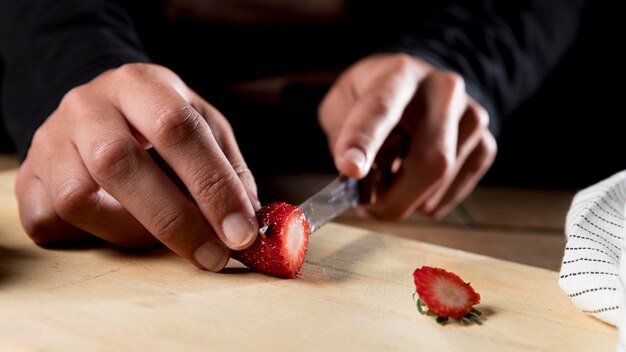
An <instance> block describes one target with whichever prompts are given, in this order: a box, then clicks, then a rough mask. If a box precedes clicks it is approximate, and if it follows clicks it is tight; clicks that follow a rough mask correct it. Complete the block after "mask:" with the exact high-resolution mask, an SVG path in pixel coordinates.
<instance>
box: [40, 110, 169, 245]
mask: <svg viewBox="0 0 626 352" xmlns="http://www.w3.org/2000/svg"><path fill="white" fill-rule="evenodd" d="M83 118H84V116H83ZM60 165H62V167H59V166H60ZM41 169H42V176H43V177H42V179H43V183H44V185H45V187H46V189H47V190H48V194H49V196H50V202H51V203H52V205H53V206H54V210H55V212H56V213H57V214H58V215H59V217H60V218H61V219H63V220H64V221H65V222H67V223H70V224H72V225H73V226H75V227H78V228H80V229H82V230H84V231H86V232H89V233H91V234H93V235H95V236H97V237H100V238H102V239H103V240H105V241H108V242H111V243H114V244H116V245H119V246H123V247H147V246H150V245H154V244H155V243H157V242H158V241H157V240H156V239H155V238H154V237H153V236H152V235H151V234H150V232H148V230H146V229H145V228H144V227H143V226H142V225H141V224H140V223H139V221H137V220H136V219H135V218H134V217H133V216H132V215H131V214H130V213H129V212H128V211H127V210H126V209H125V208H124V207H123V206H122V205H121V204H120V203H119V202H118V201H117V200H116V199H115V198H113V197H112V196H111V195H110V194H108V193H107V192H106V191H105V190H104V189H102V188H100V186H99V185H98V184H97V183H96V182H95V181H94V180H93V179H92V177H91V175H90V174H89V172H88V171H87V168H86V167H85V165H84V164H83V162H82V160H81V158H80V155H79V154H78V151H77V150H76V147H75V146H74V145H73V144H71V143H69V142H68V141H65V142H64V143H59V144H57V148H55V153H53V154H51V155H49V156H48V161H47V162H46V163H42V167H41Z"/></svg>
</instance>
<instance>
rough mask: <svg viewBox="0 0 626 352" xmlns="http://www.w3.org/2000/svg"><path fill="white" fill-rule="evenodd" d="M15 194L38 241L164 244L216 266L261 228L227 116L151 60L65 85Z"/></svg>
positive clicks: (252, 187) (253, 190)
mask: <svg viewBox="0 0 626 352" xmlns="http://www.w3.org/2000/svg"><path fill="white" fill-rule="evenodd" d="M150 148H154V150H155V151H156V152H157V153H158V154H159V155H160V157H162V158H163V160H164V161H165V162H166V163H167V166H168V168H171V170H173V171H174V172H175V174H176V176H175V177H173V178H170V177H168V176H167V174H166V172H164V171H163V169H162V168H160V167H159V166H158V164H157V163H156V162H155V161H154V159H153V158H151V157H150V155H149V153H148V149H150ZM174 179H180V181H182V184H183V185H184V188H183V189H182V190H181V188H179V187H177V184H176V182H175V180H174ZM16 194H17V199H18V203H19V212H20V220H21V222H22V225H23V226H24V228H25V230H26V232H27V233H28V235H29V236H30V237H31V238H32V239H33V240H34V241H35V242H37V243H42V244H43V243H50V242H57V241H67V240H74V239H80V238H85V237H88V236H97V237H100V238H102V239H104V240H106V241H108V242H111V243H114V244H116V245H120V246H124V247H144V246H149V245H153V244H155V243H158V242H162V243H163V244H165V245H166V246H167V247H169V248H170V249H171V250H172V251H174V252H175V253H177V254H178V255H180V256H181V257H183V258H185V259H187V260H188V261H190V262H191V263H193V264H194V265H196V266H198V267H199V268H203V269H208V270H211V271H219V270H221V269H222V268H223V267H224V266H225V265H226V263H227V262H228V258H229V257H230V249H234V250H238V249H243V248H246V247H248V246H250V245H251V244H252V243H253V242H254V240H255V239H256V235H257V233H258V223H257V220H256V216H255V210H256V209H258V207H259V201H258V198H257V190H256V184H255V181H254V178H253V176H252V174H251V172H250V170H249V169H248V167H247V166H246V163H245V161H244V158H243V157H242V155H241V152H240V151H239V147H238V146H237V143H236V141H235V137H234V134H233V132H232V129H231V127H230V125H229V123H228V122H227V120H226V119H225V118H224V116H223V115H222V114H220V112H219V111H217V110H216V109H215V108H214V107H213V106H211V105H210V104H209V103H207V102H206V101H205V100H203V99H202V98H200V97H199V96H198V95H197V94H196V93H195V92H193V91H192V90H191V89H190V88H188V87H187V86H186V85H185V84H184V82H183V81H182V80H181V79H180V78H179V77H178V76H177V75H176V74H174V73H173V72H171V71H170V70H168V69H166V68H164V67H161V66H157V65H152V64H128V65H124V66H122V67H119V68H117V69H112V70H109V71H106V72H104V73H102V74H101V75H99V76H98V77H96V78H95V79H93V80H92V81H90V82H88V83H86V84H84V85H82V86H79V87H76V88H74V89H72V90H71V91H69V92H68V93H67V94H66V95H65V96H64V98H63V100H62V101H61V103H60V105H59V106H58V108H57V109H56V110H55V111H54V112H53V113H52V115H50V116H49V117H48V119H47V120H46V121H45V123H44V124H43V125H41V127H40V128H39V129H38V130H37V132H36V133H35V136H34V137H33V140H32V144H31V147H30V149H29V151H28V155H27V157H26V159H25V160H24V163H23V164H22V166H21V167H20V170H19V173H18V175H17V181H16Z"/></svg>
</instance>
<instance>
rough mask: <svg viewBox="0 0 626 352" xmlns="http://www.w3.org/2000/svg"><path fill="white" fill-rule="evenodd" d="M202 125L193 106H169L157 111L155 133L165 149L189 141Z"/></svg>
mask: <svg viewBox="0 0 626 352" xmlns="http://www.w3.org/2000/svg"><path fill="white" fill-rule="evenodd" d="M200 123H201V121H200V116H199V115H198V114H197V113H196V112H195V110H194V108H193V107H192V106H191V105H188V104H187V105H182V106H181V105H176V104H168V105H164V106H163V107H161V108H160V109H159V110H157V112H156V114H155V119H154V132H155V136H156V138H157V139H158V140H160V141H161V143H164V144H165V147H172V146H174V145H177V144H179V143H181V142H183V141H185V140H187V139H188V138H189V136H190V135H191V134H193V133H194V132H195V131H196V130H197V129H198V127H199V125H200Z"/></svg>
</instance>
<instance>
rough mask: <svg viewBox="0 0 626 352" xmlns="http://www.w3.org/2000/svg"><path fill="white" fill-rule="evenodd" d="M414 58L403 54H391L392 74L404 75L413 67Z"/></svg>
mask: <svg viewBox="0 0 626 352" xmlns="http://www.w3.org/2000/svg"><path fill="white" fill-rule="evenodd" d="M414 60H415V59H414V58H413V57H411V56H410V55H407V54H404V53H398V54H393V55H392V56H391V57H390V65H389V66H390V68H391V69H392V71H393V72H394V73H399V74H404V73H406V72H408V71H409V69H410V68H411V67H412V66H413V63H414Z"/></svg>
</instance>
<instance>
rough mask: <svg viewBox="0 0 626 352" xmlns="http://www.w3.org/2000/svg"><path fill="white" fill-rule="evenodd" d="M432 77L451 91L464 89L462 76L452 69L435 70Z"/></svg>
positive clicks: (462, 90)
mask: <svg viewBox="0 0 626 352" xmlns="http://www.w3.org/2000/svg"><path fill="white" fill-rule="evenodd" d="M433 75H434V78H435V79H436V80H437V81H438V82H439V83H440V84H442V85H444V86H446V87H449V89H450V90H451V91H461V92H464V91H465V80H464V79H463V76H461V75H460V74H458V73H456V72H452V71H435V72H433Z"/></svg>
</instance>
